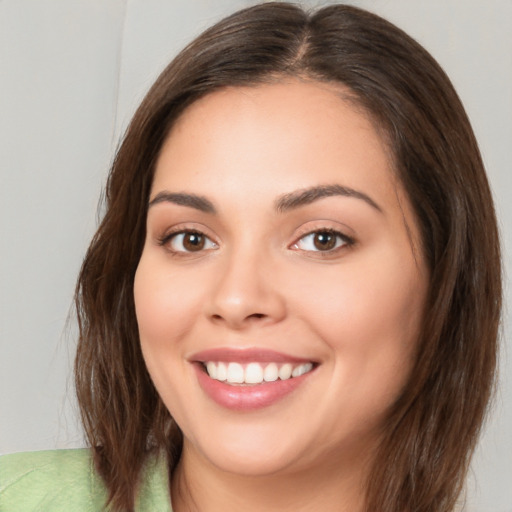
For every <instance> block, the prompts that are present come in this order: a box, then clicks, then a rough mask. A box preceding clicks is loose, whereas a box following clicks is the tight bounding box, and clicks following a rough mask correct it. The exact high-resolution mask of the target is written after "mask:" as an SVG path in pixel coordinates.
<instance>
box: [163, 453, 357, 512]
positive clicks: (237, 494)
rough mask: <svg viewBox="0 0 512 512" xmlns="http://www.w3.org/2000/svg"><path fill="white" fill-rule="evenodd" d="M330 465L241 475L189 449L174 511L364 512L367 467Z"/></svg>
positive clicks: (177, 476) (178, 476)
mask: <svg viewBox="0 0 512 512" xmlns="http://www.w3.org/2000/svg"><path fill="white" fill-rule="evenodd" d="M360 459H361V458H359V459H358V460H356V461H354V460H353V459H351V460H350V463H347V461H346V459H345V461H344V462H340V461H339V460H337V461H332V460H331V461H330V462H329V463H322V464H321V465H317V466H314V467H309V468H307V469H303V470H298V471H294V472H292V471H287V472H282V473H279V474H276V473H274V474H271V475H258V476H252V475H238V474H234V473H229V472H226V471H223V470H221V469H219V468H217V467H215V466H213V465H212V464H211V463H210V462H209V461H207V460H206V459H204V458H202V456H201V455H200V454H198V453H195V452H193V451H192V450H188V449H187V447H186V445H185V446H184V450H183V453H182V458H181V460H180V463H179V464H178V466H177V468H176V470H175V471H174V473H173V475H172V482H171V495H172V502H173V510H174V512H199V511H200V512H225V511H226V510H244V511H245V512H253V511H254V512H256V511H257V512H261V510H265V511H266V512H277V511H279V512H283V511H286V512H287V511H293V512H306V511H311V510H322V512H330V511H333V512H334V511H336V512H361V511H362V510H363V502H364V494H363V490H362V489H363V483H364V478H365V476H366V469H365V468H366V465H365V464H364V462H363V461H361V460H360Z"/></svg>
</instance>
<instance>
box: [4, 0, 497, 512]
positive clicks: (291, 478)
mask: <svg viewBox="0 0 512 512" xmlns="http://www.w3.org/2000/svg"><path fill="white" fill-rule="evenodd" d="M499 269H500V259H499V246H498V239H497V232H496V221H495V216H494V211H493V206H492V199H491V195H490V192H489V188H488V184H487V181H486V177H485V173H484V170H483V165H482V162H481V158H480V156H479V152H478V148H477V145H476V142H475V140H474V136H473V134H472V131H471V128H470V126H469V123H468V120H467V117H466V115H465V113H464V110H463V108H462V106H461V104H460V101H459V100H458V98H457V96H456V94H455V92H454V90H453V88H452V86H451V84H450V83H449V81H448V79H447V78H446V76H445V75H444V73H443V72H442V71H441V70H440V68H439V66H438V65H437V64H436V63H435V62H434V61H433V59H432V58H431V57H430V56H429V55H428V54H427V53H426V52H425V51H424V50H423V49H422V48H421V47H419V46H418V45H417V44H416V43H415V42H414V41H412V40H411V39H410V38H409V37H408V36H406V35H405V34H404V33H403V32H401V31H399V30H398V29H397V28H396V27H394V26H392V25H391V24H389V23H387V22H385V21H384V20H382V19H380V18H378V17H376V16H374V15H371V14H369V13H366V12H364V11H361V10H358V9H355V8H352V7H347V6H332V7H327V8H325V9H322V10H319V11H318V12H316V13H313V14H311V15H308V14H306V13H304V12H303V11H301V10H300V9H299V8H297V7H294V6H291V5H288V4H272V3H270V4H265V5H261V6H256V7H254V8H251V9H248V10H246V11H241V12H239V13H237V14H235V15H233V16H231V17H229V18H227V19H226V20H224V21H223V22H221V23H219V24H218V25H216V26H214V27H213V28H211V29H210V30H208V31H207V32H205V33H204V34H203V35H202V36H200V37H199V38H198V39H197V40H196V41H194V42H193V43H192V44H191V45H190V46H189V47H187V48H186V49H185V50H184V51H183V52H182V53H181V54H180V55H179V56H178V57H177V58H176V59H175V60H174V61H173V63H171V64H170V66H169V67H168V68H167V69H166V70H165V71H164V72H163V74H162V75H161V76H160V78H159V79H158V80H157V82H156V83H155V85H154V86H153V88H152V89H151V90H150V92H149V93H148V95H147V97H146V99H145V100H144V102H143V103H142V105H141V107H140V108H139V110H138V111H137V113H136V115H135V117H134V119H133V121H132V123H131V125H130V127H129V129H128V131H127V134H126V136H125V139H124V141H123V144H122V146H121V148H120V150H119V152H118V155H117V157H116V160H115V162H114V165H113V168H112V171H111V175H110V178H109V182H108V185H107V211H106V214H105V217H104V219H103V221H102V223H101V225H100V228H99V230H98V232H97V234H96V236H95V237H94V239H93V242H92V244H91V246H90V248H89V251H88V253H87V256H86V259H85V261H84V264H83V267H82V271H81V274H80V277H79V281H78V287H77V309H78V315H79V323H80V343H79V348H78V354H77V359H76V384H77V391H78V397H79V402H80V406H81V410H82V418H83V421H84V425H85V429H86V432H87V435H88V438H89V442H90V444H91V446H92V447H93V449H92V453H93V458H94V464H95V471H96V472H97V474H99V475H101V480H100V479H99V478H98V477H95V476H93V477H91V479H90V480H87V481H86V482H87V483H86V484H84V485H87V493H86V494H87V496H88V499H90V500H91V503H92V502H93V501H94V500H96V501H94V503H95V504H96V503H100V502H101V501H102V500H104V499H105V496H106V495H108V500H109V503H110V506H111V507H112V509H114V510H133V509H134V507H135V506H137V507H138V508H139V509H147V510H152V509H159V510H160V509H162V510H165V509H168V507H169V506H170V500H171V498H170V497H169V496H168V489H169V488H170V490H171V492H170V496H171V497H172V504H173V507H174V510H177V511H182V510H217V509H221V508H222V509H226V508H234V509H243V510H251V509H255V510H262V509H266V510H272V509H273V508H274V509H278V510H287V509H290V510H301V507H302V508H303V509H305V510H314V509H318V510H350V511H357V510H367V511H375V510H385V511H386V512H387V511H396V512H403V511H422V510H425V511H436V512H437V511H449V510H453V507H454V505H455V501H456V499H457V496H458V494H459V491H460V488H461V485H462V483H463V480H464V476H465V473H466V470H467V465H468V462H469V458H470V455H471V453H472V450H473V448H474V444H475V442H476V439H477V435H478V432H479V428H480V426H481V423H482V420H483V416H484V413H485V409H486V405H487V402H488V400H489V396H490V393H491V389H492V383H493V377H494V368H495V355H496V337H497V326H498V321H499V312H500V297H501V288H500V270H499ZM88 456H89V455H88V454H84V453H83V452H82V454H81V455H80V456H79V457H81V458H80V462H77V456H76V455H74V454H69V457H70V459H69V460H68V462H67V463H66V464H65V466H62V465H61V467H66V468H69V467H71V463H73V464H75V465H77V467H79V470H78V472H80V471H83V468H84V467H85V468H87V467H88V466H87V465H88V464H89V462H88V461H89V459H88ZM84 465H85V466H84ZM46 467H49V466H48V465H47V466H46ZM167 470H169V472H168V473H167ZM41 471H44V470H41ZM66 471H69V470H68V469H66ZM36 473H37V472H36ZM75 473H76V470H75ZM13 480H15V478H13ZM64 481H65V479H64ZM91 482H92V483H91ZM102 482H103V483H102ZM18 485H21V484H18ZM90 485H93V486H94V487H93V492H90V487H89V486H90ZM103 485H105V488H106V494H104V492H105V491H104V490H103ZM32 488H33V486H32ZM97 488H98V489H99V490H96V489H97ZM69 489H70V492H71V493H72V494H73V499H75V502H76V500H82V501H83V496H84V494H81V493H79V492H77V490H76V487H75V488H73V486H72V485H70V486H69ZM15 492H16V485H12V486H11V487H10V488H7V490H6V492H5V495H7V494H8V493H12V494H11V496H14V493H15ZM18 495H19V488H18ZM56 499H57V498H56ZM66 499H71V498H70V497H69V498H66ZM94 506H96V505H94ZM91 507H93V505H91Z"/></svg>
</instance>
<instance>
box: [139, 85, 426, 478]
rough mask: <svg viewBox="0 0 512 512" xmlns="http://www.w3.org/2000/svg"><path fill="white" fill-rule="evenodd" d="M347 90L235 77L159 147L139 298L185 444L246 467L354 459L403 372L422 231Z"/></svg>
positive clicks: (245, 470)
mask: <svg viewBox="0 0 512 512" xmlns="http://www.w3.org/2000/svg"><path fill="white" fill-rule="evenodd" d="M342 92H343V91H341V90H338V89H335V88H333V87H332V86H329V85H325V84H318V83H314V82H299V81H291V82H289V83H279V84H273V85H263V86H257V87H250V88H249V87H247V88H229V89H224V90H221V91H219V92H215V93H213V94H210V95H208V96H206V97H205V98H203V99H201V100H199V101H197V102H196V103H194V104H193V105H192V106H191V107H189V108H188V109H187V110H186V112H185V113H184V114H183V115H182V117H181V118H180V119H179V120H178V122H177V124H176V125H175V126H174V128H173V130H172V132H171V133H170V135H169V137H168V139H167V141H166V142H165V144H164V146H163V149H162V151H161V154H160V157H159V160H158V162H157V166H156V173H155V177H154V182H153V185H152V189H151V194H150V204H149V210H148V217H147V238H146V242H145V246H144V250H143V253H142V257H141V260H140V263H139V266H138V269H137V273H136V277H135V305H136V311H137V320H138V325H139V331H140V340H141V345H142V350H143V354H144V358H145V361H146V364H147V367H148V370H149V373H150V375H151V377H152V379H153V381H154V384H155V386H156V388H157V390H158V392H159V393H160V396H161V397H162V399H163V401H164V402H165V404H166V406H167V407H168V409H169V411H170V412H171V414H172V416H173V417H174V418H175V420H176V421H177V423H178V425H179V426H180V428H181V429H182V431H183V434H184V439H185V441H184V457H189V458H190V460H196V461H201V462H202V463H206V464H213V466H215V467H217V468H220V469H222V470H224V471H229V472H234V473H239V474H250V475H263V474H271V473H275V472H287V471H290V472H292V471H297V470H304V469H308V468H312V467H314V466H316V465H320V464H328V465H331V464H332V463H336V464H339V463H340V462H341V461H346V462H347V463H353V462H354V461H355V460H361V459H362V458H364V457H361V455H362V454H363V453H364V454H365V455H368V453H370V452H371V449H372V447H373V445H374V442H375V440H376V439H377V438H378V432H379V427H380V426H381V425H382V422H383V418H384V417H385V415H386V412H387V411H388V410H389V408H390V406H391V405H392V404H393V403H394V401H395V400H396V398H397V396H398V395H399V393H400V391H401V390H402V388H403V386H404V385H405V383H406V381H407V378H408V376H409V373H410V370H411V367H412V363H413V360H414V354H415V347H416V343H417V339H418V336H419V326H420V320H421V316H422V309H423V304H424V299H425V295H426V290H427V280H428V275H427V271H426V266H425V263H424V258H423V256H422V254H421V251H420V249H419V247H420V242H419V239H418V229H417V225H416V222H415V219H414V216H413V214H412V212H411V207H410V204H409V202H408V200H407V198H406V196H405V194H404V192H403V190H402V189H401V186H400V184H399V183H398V182H397V180H396V178H395V175H394V174H393V172H392V170H391V165H390V161H389V155H388V153H387V151H386V147H385V146H384V144H383V142H382V140H381V139H380V137H379V136H378V135H377V133H376V131H375V129H374V128H373V127H372V124H371V122H370V121H369V119H368V118H367V117H366V116H365V115H364V114H363V113H362V112H361V111H358V110H357V109H356V108H355V107H354V106H353V105H352V104H350V103H348V102H346V101H344V100H343V99H342ZM290 373H291V375H290ZM226 379H227V380H226Z"/></svg>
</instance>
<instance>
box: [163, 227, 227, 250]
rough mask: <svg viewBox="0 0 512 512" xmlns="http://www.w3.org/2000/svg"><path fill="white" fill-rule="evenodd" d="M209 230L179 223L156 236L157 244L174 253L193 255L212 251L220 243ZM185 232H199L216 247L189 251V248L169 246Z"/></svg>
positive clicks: (198, 233)
mask: <svg viewBox="0 0 512 512" xmlns="http://www.w3.org/2000/svg"><path fill="white" fill-rule="evenodd" d="M208 231H209V230H208V229H206V228H198V227H197V226H194V227H192V226H190V225H187V224H179V225H177V226H173V227H172V228H170V229H167V230H166V231H165V232H164V233H163V234H162V235H161V236H157V237H156V241H157V244H158V245H159V246H162V247H165V248H166V249H167V250H168V251H169V252H170V253H171V254H173V255H192V254H194V253H197V254H199V253H202V252H206V251H210V250H213V249H216V248H218V246H219V244H218V242H217V241H216V240H215V237H214V236H212V235H210V234H209V233H208V234H207V232H208ZM183 234H197V235H201V236H203V237H204V238H205V239H207V240H208V241H209V242H210V243H211V244H212V245H214V246H215V247H207V248H202V249H200V250H198V251H187V250H183V251H181V250H176V249H172V248H171V247H169V244H170V242H171V241H172V240H173V239H174V238H175V237H177V236H179V235H183Z"/></svg>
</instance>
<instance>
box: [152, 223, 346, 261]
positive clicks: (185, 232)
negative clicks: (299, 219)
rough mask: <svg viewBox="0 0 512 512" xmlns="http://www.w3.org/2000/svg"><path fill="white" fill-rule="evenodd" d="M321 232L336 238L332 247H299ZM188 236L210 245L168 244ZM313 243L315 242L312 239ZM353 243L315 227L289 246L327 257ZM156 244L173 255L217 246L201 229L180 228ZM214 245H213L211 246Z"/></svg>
mask: <svg viewBox="0 0 512 512" xmlns="http://www.w3.org/2000/svg"><path fill="white" fill-rule="evenodd" d="M321 234H327V235H328V236H334V237H335V238H336V240H335V246H334V247H332V248H329V249H327V250H325V251H324V250H321V249H318V248H317V250H313V249H301V248H300V247H299V243H300V242H301V241H304V240H305V239H306V238H307V237H312V236H318V235H321ZM180 235H182V236H190V235H197V236H199V237H202V238H203V243H205V244H210V245H211V246H210V247H207V248H205V247H200V248H199V249H198V250H197V251H190V250H186V249H184V250H176V249H173V248H172V247H171V246H170V244H171V242H172V241H173V240H174V239H176V238H177V237H178V236H180ZM313 243H315V242H314V241H313ZM354 244H355V240H354V239H353V238H351V237H349V236H347V235H345V234H344V233H341V232H340V231H337V230H335V229H330V228H319V229H315V230H313V231H308V232H307V233H304V234H302V235H300V237H299V238H297V240H296V241H295V242H294V243H293V244H292V245H291V246H290V247H291V248H294V249H297V250H299V251H301V252H307V253H317V254H318V256H321V257H328V256H330V255H333V254H336V253H338V252H339V251H340V250H343V249H344V248H348V247H351V246H353V245H354ZM158 245H160V246H168V247H167V248H168V250H169V252H170V253H171V254H173V255H178V256H179V255H184V254H193V253H194V252H202V251H204V250H212V249H214V248H217V244H216V243H215V242H214V241H213V240H212V239H211V238H210V237H209V236H207V235H205V234H204V233H203V232H202V231H199V230H197V229H181V230H179V231H174V232H172V233H167V234H165V235H164V236H162V237H160V238H158ZM212 246H214V247H212Z"/></svg>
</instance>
